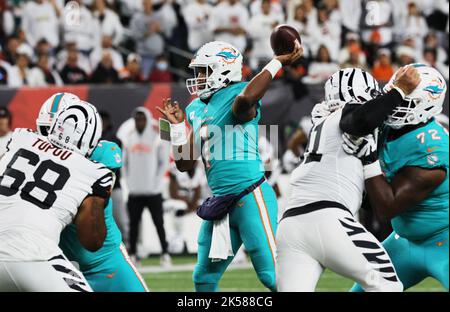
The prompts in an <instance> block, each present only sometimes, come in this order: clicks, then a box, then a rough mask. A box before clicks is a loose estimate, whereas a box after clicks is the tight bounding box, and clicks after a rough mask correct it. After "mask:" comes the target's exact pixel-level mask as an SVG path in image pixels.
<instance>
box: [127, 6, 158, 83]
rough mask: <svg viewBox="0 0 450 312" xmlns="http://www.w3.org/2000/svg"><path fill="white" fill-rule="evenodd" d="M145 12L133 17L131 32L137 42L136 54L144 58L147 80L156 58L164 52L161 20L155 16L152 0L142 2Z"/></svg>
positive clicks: (144, 73) (144, 72)
mask: <svg viewBox="0 0 450 312" xmlns="http://www.w3.org/2000/svg"><path fill="white" fill-rule="evenodd" d="M142 1H143V2H142V4H143V7H144V10H143V12H137V13H135V14H134V15H133V17H132V19H131V22H130V30H131V33H132V35H133V38H134V40H135V42H136V52H137V53H138V54H139V55H140V56H141V58H142V66H141V70H142V75H143V76H144V79H145V80H147V79H148V77H149V75H150V72H151V70H152V69H153V65H154V62H155V58H156V57H157V56H158V55H161V54H163V52H164V40H163V37H162V34H161V33H162V29H161V20H160V19H159V18H157V17H155V16H154V14H153V7H152V0H142Z"/></svg>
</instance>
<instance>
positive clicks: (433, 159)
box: [427, 154, 439, 166]
mask: <svg viewBox="0 0 450 312" xmlns="http://www.w3.org/2000/svg"><path fill="white" fill-rule="evenodd" d="M427 161H428V164H429V165H431V166H433V165H436V164H437V163H438V161H439V158H438V157H437V156H436V155H434V154H433V155H428V156H427Z"/></svg>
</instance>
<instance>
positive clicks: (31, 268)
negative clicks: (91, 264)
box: [0, 255, 92, 292]
mask: <svg viewBox="0 0 450 312" xmlns="http://www.w3.org/2000/svg"><path fill="white" fill-rule="evenodd" d="M6 291H10V292H91V291H92V289H91V287H90V286H89V284H88V283H87V281H86V279H85V278H84V276H83V275H82V274H81V272H80V271H78V270H77V269H76V268H75V267H74V266H73V264H72V263H71V262H70V261H68V260H67V259H66V258H65V257H64V256H62V255H61V256H56V257H53V258H52V259H50V260H48V261H29V262H6V261H0V292H6Z"/></svg>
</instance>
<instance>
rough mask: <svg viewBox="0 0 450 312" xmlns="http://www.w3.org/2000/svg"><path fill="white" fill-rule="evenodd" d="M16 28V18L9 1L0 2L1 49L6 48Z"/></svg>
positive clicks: (1, 0)
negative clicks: (8, 39)
mask: <svg viewBox="0 0 450 312" xmlns="http://www.w3.org/2000/svg"><path fill="white" fill-rule="evenodd" d="M14 26H15V25H14V16H13V14H12V12H11V10H10V9H9V7H8V4H7V0H0V47H2V48H3V47H4V46H5V44H6V41H7V38H8V37H9V36H11V35H12V34H13V32H14Z"/></svg>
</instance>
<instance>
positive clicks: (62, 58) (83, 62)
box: [56, 42, 92, 75]
mask: <svg viewBox="0 0 450 312" xmlns="http://www.w3.org/2000/svg"><path fill="white" fill-rule="evenodd" d="M70 51H72V52H76V53H77V55H78V56H77V65H78V67H80V68H81V69H82V70H83V71H84V72H85V73H86V74H87V75H90V73H91V72H92V67H91V62H90V60H89V58H88V57H87V56H86V55H85V54H83V53H81V52H79V51H78V48H77V44H76V43H75V42H66V44H65V49H63V50H61V51H60V52H59V53H58V54H57V55H56V68H57V69H58V71H61V70H62V68H63V67H64V66H65V65H66V63H67V57H68V55H69V52H70Z"/></svg>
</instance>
